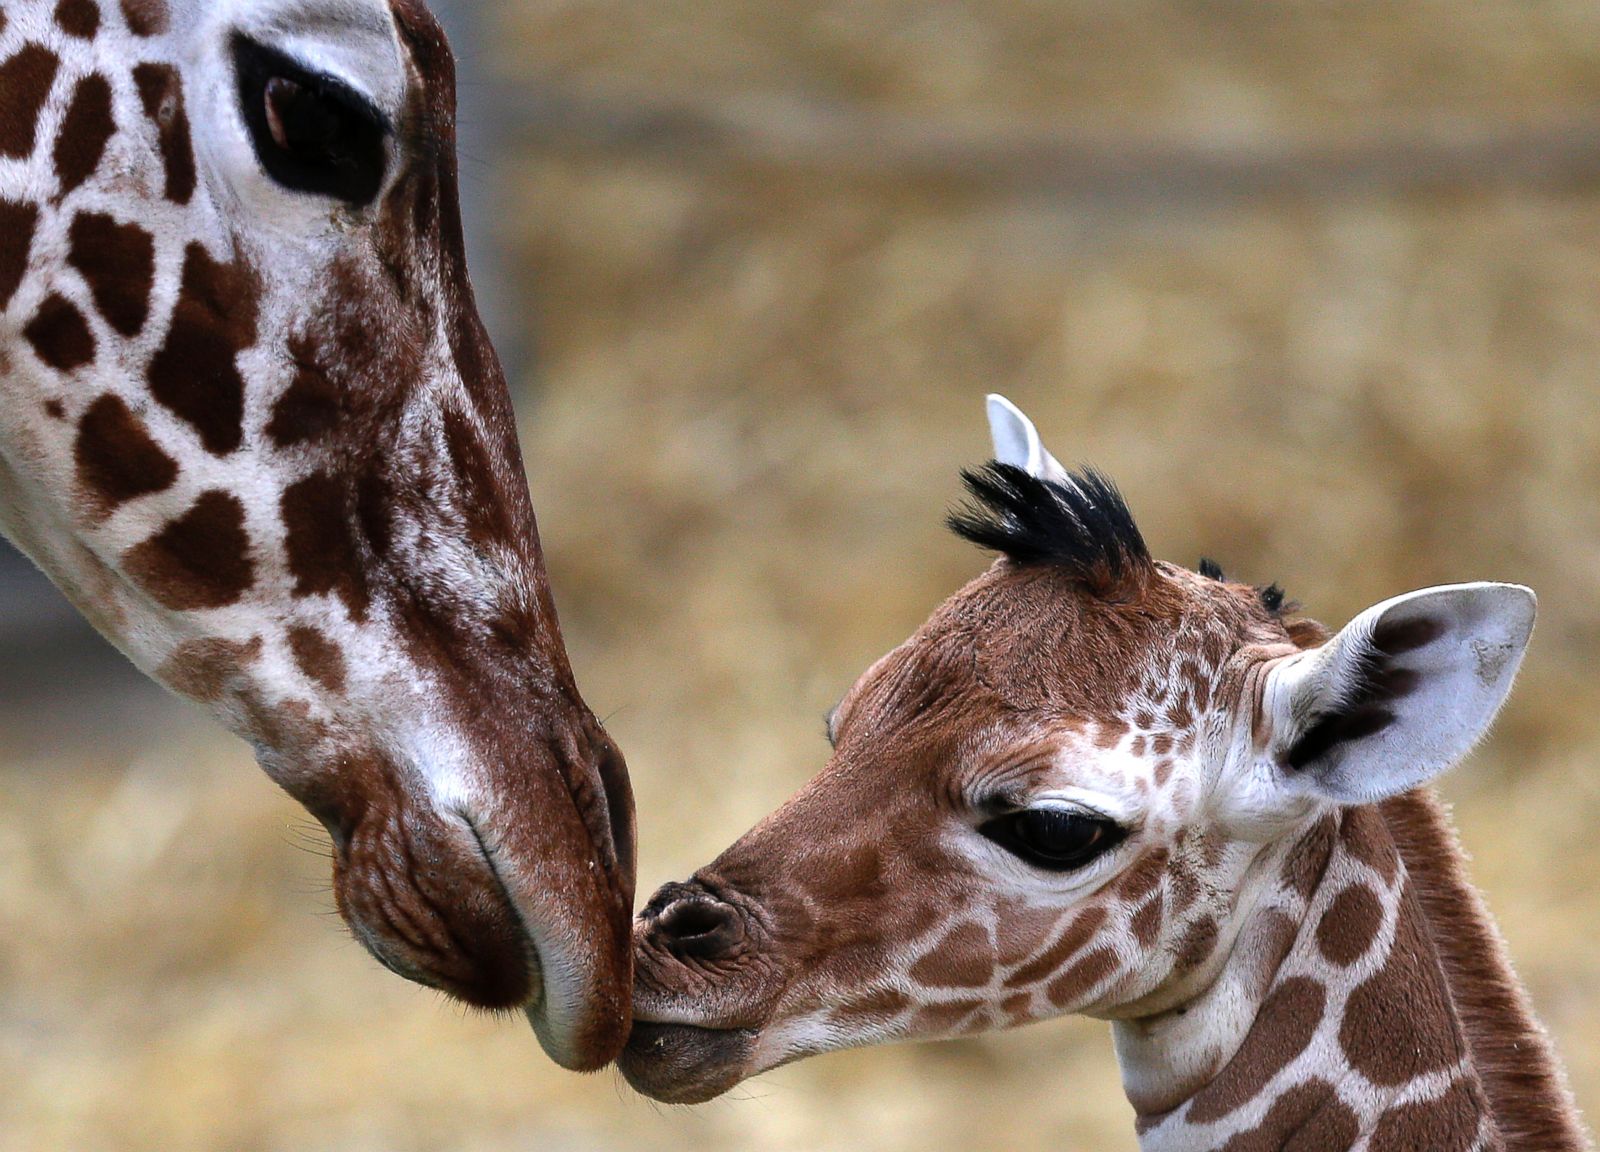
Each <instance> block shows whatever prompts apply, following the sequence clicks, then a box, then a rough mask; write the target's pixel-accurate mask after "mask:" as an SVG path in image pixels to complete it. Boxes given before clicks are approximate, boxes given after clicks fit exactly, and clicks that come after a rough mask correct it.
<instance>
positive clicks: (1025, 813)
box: [978, 806, 1128, 872]
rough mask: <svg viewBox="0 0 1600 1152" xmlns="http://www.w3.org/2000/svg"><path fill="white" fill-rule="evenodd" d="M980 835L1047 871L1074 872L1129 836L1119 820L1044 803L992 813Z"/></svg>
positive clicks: (983, 825) (982, 827)
mask: <svg viewBox="0 0 1600 1152" xmlns="http://www.w3.org/2000/svg"><path fill="white" fill-rule="evenodd" d="M978 832H979V834H980V835H982V836H984V837H986V838H987V839H989V840H991V841H993V842H994V843H996V844H998V845H1000V847H1002V848H1004V849H1005V850H1006V851H1008V852H1010V853H1011V854H1012V855H1014V856H1017V857H1019V858H1020V859H1022V860H1024V861H1026V862H1027V863H1029V864H1032V865H1033V866H1034V867H1036V868H1042V869H1044V870H1045V871H1047V872H1073V871H1076V870H1077V869H1079V868H1082V867H1084V866H1085V865H1087V864H1089V863H1091V862H1093V861H1094V860H1097V859H1098V858H1099V857H1101V856H1104V855H1105V854H1106V853H1107V852H1109V851H1111V850H1112V849H1113V848H1115V847H1116V846H1117V845H1118V844H1120V843H1122V841H1123V840H1124V839H1126V838H1127V835H1128V833H1127V831H1126V829H1124V828H1123V827H1122V826H1121V825H1119V824H1118V823H1117V822H1116V821H1114V820H1111V819H1109V818H1107V817H1105V816H1101V815H1099V814H1098V813H1094V812H1086V811H1084V810H1083V809H1081V808H1064V807H1060V806H1041V807H1037V808H1022V809H1019V810H1017V811H1014V812H1006V813H1004V814H1002V815H999V816H995V817H992V818H990V819H988V820H985V821H984V822H983V823H982V824H980V825H978Z"/></svg>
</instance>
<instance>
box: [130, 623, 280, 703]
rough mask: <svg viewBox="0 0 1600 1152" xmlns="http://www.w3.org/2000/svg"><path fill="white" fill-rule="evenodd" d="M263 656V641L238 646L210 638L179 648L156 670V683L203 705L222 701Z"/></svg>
mask: <svg viewBox="0 0 1600 1152" xmlns="http://www.w3.org/2000/svg"><path fill="white" fill-rule="evenodd" d="M260 655H261V637H259V636H254V637H251V638H250V639H249V640H248V641H245V642H242V643H241V642H238V641H234V640H223V639H220V638H217V637H211V638H208V639H205V640H190V641H188V642H186V643H184V644H181V645H179V646H178V648H177V650H176V651H174V652H173V653H172V655H171V656H168V657H167V659H166V660H165V661H164V662H163V663H162V665H161V667H160V668H159V669H157V670H156V679H157V680H160V681H161V682H162V683H163V684H165V685H166V686H167V687H168V688H171V689H172V690H173V691H174V692H177V693H178V694H180V695H182V696H188V697H189V698H191V699H193V700H198V701H200V702H201V703H204V704H211V703H214V702H216V701H217V700H220V699H222V694H223V693H224V692H225V691H227V688H228V685H229V684H230V683H231V682H232V681H235V680H237V679H239V678H240V677H242V676H243V675H244V670H245V669H246V668H248V667H249V666H250V665H251V664H253V663H255V661H256V658H257V657H258V656H260Z"/></svg>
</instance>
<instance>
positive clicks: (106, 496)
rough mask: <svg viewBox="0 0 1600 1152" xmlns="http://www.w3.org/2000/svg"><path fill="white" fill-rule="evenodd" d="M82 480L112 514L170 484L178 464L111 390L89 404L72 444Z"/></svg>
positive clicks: (174, 478)
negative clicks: (118, 507) (113, 510)
mask: <svg viewBox="0 0 1600 1152" xmlns="http://www.w3.org/2000/svg"><path fill="white" fill-rule="evenodd" d="M73 458H74V460H75V461H76V462H77V470H78V483H79V484H81V485H82V486H83V488H84V489H85V490H86V491H87V492H89V493H91V494H92V495H93V496H94V498H95V499H96V501H97V502H98V503H99V505H100V508H99V511H101V512H102V513H105V512H109V511H110V510H111V509H113V508H115V507H116V506H117V505H118V504H121V503H123V502H124V501H127V500H132V499H134V498H135V497H138V496H147V495H149V494H150V493H152V492H162V491H165V490H166V489H168V488H170V487H171V486H172V484H173V482H174V481H175V480H177V478H178V465H177V462H176V461H174V460H173V459H172V457H170V456H168V455H167V454H166V453H165V452H163V451H162V450H161V446H160V445H159V444H157V443H156V442H155V441H154V440H153V439H151V437H150V433H149V431H148V430H147V429H146V428H145V426H144V422H143V421H142V420H140V419H139V418H138V417H137V416H135V415H134V414H133V412H132V411H131V410H129V408H128V406H127V404H125V403H124V402H123V401H122V398H121V397H120V396H114V395H111V394H110V393H107V394H106V395H104V396H101V397H100V398H99V399H98V400H96V401H95V402H94V403H93V404H91V405H89V409H88V411H87V412H85V413H84V414H83V419H82V420H81V421H80V422H79V424H78V438H77V442H76V443H75V445H74V446H73Z"/></svg>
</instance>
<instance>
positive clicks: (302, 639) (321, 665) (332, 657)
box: [289, 625, 345, 695]
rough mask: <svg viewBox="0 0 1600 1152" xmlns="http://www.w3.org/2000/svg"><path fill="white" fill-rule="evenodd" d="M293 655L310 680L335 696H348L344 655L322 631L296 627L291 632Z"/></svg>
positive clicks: (290, 641) (300, 626)
mask: <svg viewBox="0 0 1600 1152" xmlns="http://www.w3.org/2000/svg"><path fill="white" fill-rule="evenodd" d="M289 651H290V652H292V653H293V654H294V662H295V665H296V666H297V667H298V668H299V669H300V671H301V672H303V673H305V674H306V676H307V677H308V678H309V679H311V680H313V681H315V682H316V683H317V684H319V685H321V686H322V687H323V688H326V689H327V690H328V691H329V692H332V693H334V694H335V695H341V694H343V692H344V684H345V663H344V653H343V652H341V651H340V650H339V646H338V645H337V644H335V643H334V642H333V641H331V640H329V639H328V638H327V637H326V636H324V635H323V634H322V631H321V630H320V629H318V628H311V627H307V626H305V625H296V626H295V627H293V628H291V629H289Z"/></svg>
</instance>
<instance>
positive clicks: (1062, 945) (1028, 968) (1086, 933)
mask: <svg viewBox="0 0 1600 1152" xmlns="http://www.w3.org/2000/svg"><path fill="white" fill-rule="evenodd" d="M1105 922H1106V910H1105V909H1104V908H1102V907H1100V906H1099V905H1096V906H1094V907H1092V908H1085V909H1084V910H1083V911H1082V912H1080V913H1078V916H1077V918H1076V919H1075V920H1073V922H1072V923H1071V925H1069V926H1068V928H1067V930H1066V931H1065V932H1063V933H1062V934H1061V938H1060V939H1059V940H1057V941H1056V942H1055V943H1054V944H1052V945H1051V946H1050V947H1049V948H1047V949H1045V951H1044V952H1042V953H1040V954H1039V955H1038V956H1036V957H1034V958H1033V959H1032V960H1030V961H1028V963H1026V964H1024V965H1023V966H1022V967H1021V968H1018V969H1017V970H1016V971H1015V972H1013V973H1012V974H1011V975H1010V976H1007V977H1006V985H1005V986H1006V987H1007V988H1021V987H1023V986H1025V985H1028V984H1035V983H1037V982H1038V981H1040V980H1042V979H1044V978H1045V977H1046V976H1049V975H1050V974H1052V973H1053V972H1055V971H1056V970H1057V969H1059V968H1060V967H1061V966H1062V965H1063V964H1065V963H1066V962H1067V961H1068V960H1070V959H1071V958H1072V957H1073V956H1074V955H1076V954H1077V952H1078V951H1079V950H1080V949H1081V948H1083V946H1084V945H1085V944H1087V943H1088V942H1089V940H1090V938H1091V937H1093V936H1094V934H1095V933H1096V932H1098V931H1100V928H1101V927H1102V926H1103V925H1104V924H1105Z"/></svg>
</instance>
